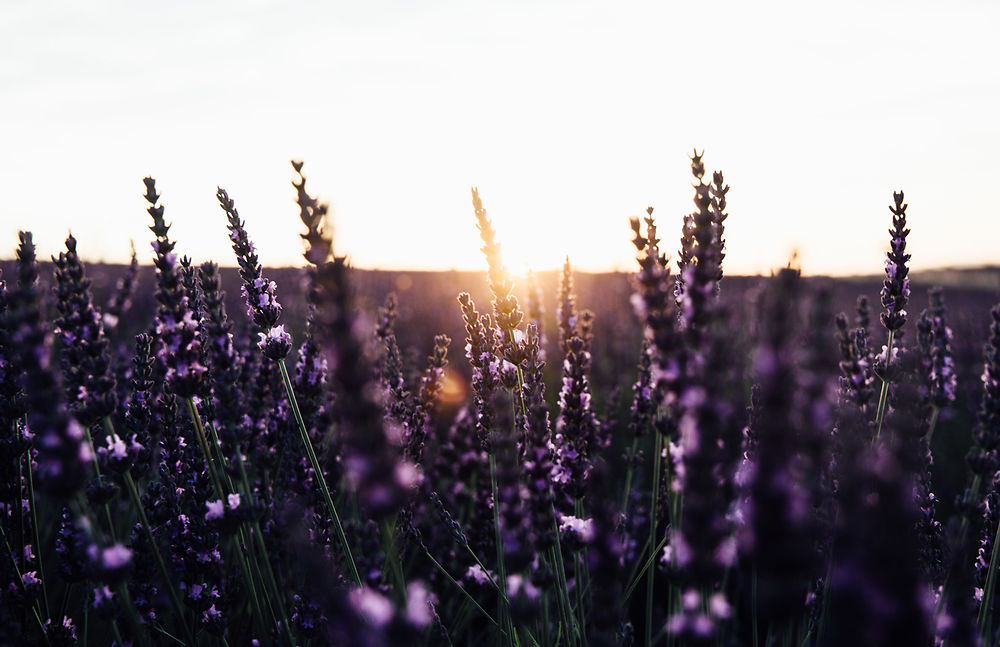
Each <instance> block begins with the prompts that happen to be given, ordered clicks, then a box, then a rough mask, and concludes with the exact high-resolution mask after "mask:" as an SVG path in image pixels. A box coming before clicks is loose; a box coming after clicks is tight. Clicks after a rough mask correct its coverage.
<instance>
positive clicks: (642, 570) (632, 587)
mask: <svg viewBox="0 0 1000 647" xmlns="http://www.w3.org/2000/svg"><path fill="white" fill-rule="evenodd" d="M667 539H668V536H667V535H666V534H664V535H663V539H661V540H660V543H659V544H657V545H656V548H654V549H653V552H651V553H650V554H649V556H648V557H647V558H646V561H645V562H643V565H642V568H640V569H638V572H637V573H635V574H634V575H633V576H632V580H631V584H629V585H628V588H626V589H625V597H624V598H623V599H622V602H625V601H627V600H628V599H629V597H630V596H631V595H632V592H633V591H634V590H635V587H636V586H638V585H639V582H640V581H642V576H643V574H644V573H645V572H646V570H647V569H648V568H649V567H650V566H652V565H653V562H654V561H655V560H656V556H657V555H659V554H660V549H662V548H663V546H664V545H665V544H666V543H667ZM648 541H649V540H647V543H646V546H648V545H649V543H648ZM644 548H645V547H644Z"/></svg>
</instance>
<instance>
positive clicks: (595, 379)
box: [0, 153, 1000, 647]
mask: <svg viewBox="0 0 1000 647" xmlns="http://www.w3.org/2000/svg"><path fill="white" fill-rule="evenodd" d="M292 165H293V171H294V174H293V176H294V180H293V185H294V187H295V188H294V190H293V189H290V190H289V198H290V200H289V205H288V211H287V217H288V223H287V224H288V228H289V229H290V230H297V231H299V232H300V233H301V236H302V240H303V250H304V258H305V260H306V263H307V267H306V268H305V269H296V268H277V269H266V268H262V267H261V265H260V262H259V260H258V257H257V251H256V247H255V244H260V245H263V244H265V242H264V241H254V240H253V239H252V238H251V234H250V233H248V232H253V230H254V223H253V222H244V220H243V219H242V218H241V217H240V215H239V212H238V204H239V196H238V195H229V194H228V193H227V192H226V191H225V190H224V189H219V191H218V194H217V195H216V196H215V199H216V200H217V202H218V205H219V207H220V209H219V212H218V217H219V218H220V219H224V220H225V221H226V222H228V226H229V232H230V243H231V247H232V251H233V255H232V256H230V257H228V258H219V259H216V261H217V262H218V263H220V264H222V265H226V266H229V267H223V268H221V269H220V267H219V266H218V265H216V264H215V263H205V264H201V265H195V264H193V263H192V262H191V261H190V259H189V258H188V257H186V256H185V255H184V253H185V251H184V250H185V241H184V240H174V239H173V238H171V232H170V222H171V215H170V212H169V209H166V208H165V206H164V205H165V204H169V195H167V196H161V195H160V193H159V192H158V189H157V186H156V182H155V180H154V179H152V178H146V179H145V180H144V182H143V183H141V184H140V183H139V182H137V183H136V190H137V192H140V191H141V192H143V195H144V197H145V199H146V201H147V202H148V213H145V214H144V213H137V214H136V215H135V217H136V218H144V219H145V220H146V222H147V223H148V224H149V230H150V235H149V240H148V241H142V242H141V244H140V241H136V245H137V247H139V250H138V251H137V252H136V253H135V254H134V255H133V264H132V265H131V266H112V265H99V264H94V265H88V266H87V267H84V263H83V262H82V261H81V260H80V258H79V256H78V253H80V254H83V255H86V250H85V249H82V247H83V243H81V249H79V250H78V249H77V241H76V240H75V239H74V238H73V237H72V236H70V237H69V238H67V239H66V245H65V249H64V251H63V252H62V253H60V254H59V255H58V256H57V257H54V258H51V259H47V258H44V259H43V258H37V257H36V253H35V247H34V242H33V237H32V234H31V233H30V232H27V231H24V232H22V233H21V236H20V240H19V241H17V242H19V245H18V247H17V252H16V259H11V260H5V261H2V262H0V270H2V279H3V280H2V282H0V429H2V433H0V531H2V544H0V644H2V645H46V646H48V647H59V646H63V645H143V646H146V645H157V646H160V645H162V646H168V645H206V646H231V647H237V646H239V645H286V646H287V645H302V646H310V645H312V646H319V645H351V646H354V645H358V646H378V645H399V646H404V645H468V644H475V645H481V646H482V647H487V646H493V645H496V646H503V647H514V646H517V647H521V646H524V647H528V646H533V647H543V646H549V645H559V646H566V647H591V646H592V647H600V646H612V645H616V646H617V645H621V646H629V645H665V646H682V645H691V646H702V645H704V646H709V645H712V646H719V647H728V646H730V645H748V646H751V645H752V646H753V647H765V646H766V647H770V646H774V647H800V646H801V647H806V646H813V645H816V646H824V647H825V646H853V645H873V646H874V645H906V646H927V647H931V646H933V645H947V646H949V647H966V646H977V645H998V644H1000V601H998V595H997V593H998V573H997V567H998V566H1000V514H998V511H1000V489H998V481H997V476H998V470H1000V305H997V304H998V302H1000V291H998V288H1000V283H998V282H997V273H996V272H993V271H991V270H989V269H984V270H981V271H972V270H968V271H955V272H947V273H946V272H939V273H926V274H914V275H913V276H911V275H910V274H909V260H910V251H911V250H909V249H908V248H907V235H908V234H909V229H908V227H907V209H908V208H910V207H909V206H908V204H907V201H906V198H905V197H904V194H903V192H902V191H897V192H893V191H892V187H887V188H886V199H887V203H888V205H889V209H888V210H887V211H886V212H885V225H886V228H887V229H888V233H887V235H886V239H885V245H886V248H887V249H888V250H889V251H888V252H887V253H886V255H885V257H883V258H878V257H875V258H872V259H871V266H872V273H871V276H870V277H867V278H865V277H859V278H856V279H847V278H837V279H832V278H823V277H804V276H802V275H801V274H800V272H799V271H798V270H797V269H796V267H795V265H794V263H795V261H794V260H793V261H792V262H791V263H790V264H789V267H786V268H780V269H777V268H776V270H775V271H774V273H773V274H772V275H770V276H767V277H744V276H729V275H727V274H726V271H725V267H726V266H725V262H724V258H725V253H726V244H725V224H726V221H727V217H728V211H727V210H728V207H727V193H728V192H729V186H728V185H727V184H726V180H725V179H724V177H723V175H722V173H720V172H714V173H713V172H711V171H708V170H706V166H705V161H704V160H703V159H702V157H701V156H699V155H698V154H697V153H695V154H694V155H693V156H692V159H691V172H692V176H691V177H688V178H683V177H682V178H676V181H678V182H687V181H691V182H692V183H693V210H692V211H691V213H690V214H689V215H688V216H686V217H685V218H684V225H683V228H682V230H681V231H667V230H666V228H665V227H664V226H663V225H662V224H661V225H659V226H658V222H659V221H658V216H659V214H658V213H657V212H656V211H654V209H653V208H650V209H649V210H648V212H647V215H646V217H644V218H642V219H633V220H632V221H631V228H632V231H633V236H634V237H633V238H632V240H628V239H623V240H621V241H620V244H621V245H622V246H625V247H632V248H633V249H634V250H635V254H636V265H635V269H634V272H633V273H630V274H584V273H576V272H574V271H573V266H572V260H573V259H567V261H566V265H565V267H564V269H563V271H562V272H542V273H539V274H537V275H533V276H527V277H520V276H518V277H514V276H512V275H511V273H510V272H509V271H508V269H507V267H506V266H505V263H504V257H503V250H502V249H501V247H500V246H499V245H498V244H497V242H496V241H497V232H496V231H495V230H494V222H493V221H491V218H490V216H489V215H488V214H487V210H486V206H487V205H488V202H489V196H488V195H485V194H484V195H482V196H480V194H479V192H478V191H477V190H476V189H473V190H472V201H471V204H470V209H469V213H468V227H469V228H470V229H471V228H474V227H478V231H479V233H480V236H481V240H482V245H483V247H482V252H483V258H482V261H483V263H482V267H483V270H485V271H484V272H383V271H375V270H359V269H354V268H352V267H350V265H349V263H348V262H347V260H346V258H347V257H348V256H349V255H350V251H351V250H349V249H341V248H340V247H339V245H338V241H337V240H335V239H334V238H333V237H332V234H331V232H333V231H334V228H333V226H332V225H333V224H335V223H330V222H328V214H327V206H326V205H325V204H324V203H323V202H322V201H320V199H318V198H317V197H315V196H313V195H311V193H310V191H309V189H308V188H307V186H306V178H305V176H304V175H303V172H304V171H303V165H302V163H301V162H293V164H292ZM734 190H738V188H737V189H734ZM292 198H294V202H293V201H292ZM211 199H212V197H211V196H206V200H211ZM912 208H913V209H914V210H916V209H920V205H919V204H916V203H914V204H913V205H912ZM296 212H298V215H297V216H296ZM739 217H740V216H739V214H738V213H734V214H733V218H734V219H736V218H739ZM664 220H666V219H664ZM498 227H499V225H498ZM509 234H510V235H529V234H528V233H526V232H509ZM14 242H15V241H9V244H10V245H13V243H14ZM149 243H151V244H152V251H151V253H150V251H149V247H148V245H149ZM150 255H152V258H153V259H154V262H153V266H146V265H140V263H139V262H138V260H136V259H145V258H148V257H150ZM234 266H235V267H234ZM883 268H884V273H882V274H878V275H877V274H876V273H877V272H880V271H881V270H882V269H883ZM911 279H912V282H911Z"/></svg>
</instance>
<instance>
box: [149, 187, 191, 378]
mask: <svg viewBox="0 0 1000 647" xmlns="http://www.w3.org/2000/svg"><path fill="white" fill-rule="evenodd" d="M143 182H145V184H146V195H145V196H144V197H145V198H146V201H147V202H149V204H150V206H149V208H148V209H147V211H148V212H149V215H150V216H151V217H152V218H153V224H152V225H151V226H150V230H151V231H152V232H153V234H154V235H155V236H156V240H155V241H153V251H154V252H155V253H156V257H155V258H154V260H153V264H154V265H155V266H156V281H157V289H156V300H157V302H158V303H159V307H158V308H157V312H156V329H155V333H156V337H157V339H158V340H159V351H158V353H157V356H158V358H159V361H160V365H161V367H162V369H163V370H164V371H165V375H166V381H167V384H168V385H169V387H170V389H171V390H172V391H173V393H174V394H176V395H177V396H179V397H181V398H189V397H192V396H194V395H200V394H201V393H202V390H203V388H204V380H203V378H204V375H205V372H206V370H207V369H206V368H205V366H203V365H202V363H201V331H200V330H199V326H198V320H197V319H196V316H195V311H194V304H193V303H192V301H191V298H190V296H189V294H188V291H187V290H186V288H185V286H184V283H183V281H182V276H181V272H180V270H179V269H178V267H177V256H176V255H175V254H174V253H173V249H174V243H173V242H172V241H171V240H170V238H169V235H168V232H169V230H170V225H168V224H166V222H165V221H164V219H163V206H162V205H160V204H159V200H160V195H159V194H158V193H157V192H156V181H155V180H153V179H152V178H148V177H147V178H146V179H144V180H143Z"/></svg>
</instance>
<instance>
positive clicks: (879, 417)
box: [875, 330, 896, 440]
mask: <svg viewBox="0 0 1000 647" xmlns="http://www.w3.org/2000/svg"><path fill="white" fill-rule="evenodd" d="M895 334H896V331H895V330H890V331H889V339H888V341H887V342H886V345H885V366H884V367H883V369H882V374H883V375H884V376H886V377H883V378H882V391H881V393H879V396H878V409H877V410H876V413H875V440H878V439H879V436H881V434H882V421H883V420H884V419H885V410H886V409H887V408H888V406H887V405H888V402H889V378H888V374H889V364H890V363H891V362H892V340H893V338H894V337H895Z"/></svg>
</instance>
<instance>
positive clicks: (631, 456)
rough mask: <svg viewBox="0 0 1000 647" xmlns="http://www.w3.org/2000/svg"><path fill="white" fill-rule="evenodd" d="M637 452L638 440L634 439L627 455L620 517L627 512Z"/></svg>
mask: <svg viewBox="0 0 1000 647" xmlns="http://www.w3.org/2000/svg"><path fill="white" fill-rule="evenodd" d="M654 433H655V431H654ZM638 450H639V438H638V437H636V438H633V439H632V448H631V449H630V450H629V453H628V469H627V470H626V471H625V492H624V494H622V515H625V514H626V513H627V512H628V499H629V496H630V495H631V494H632V475H633V473H634V472H635V453H636V452H637V451H638Z"/></svg>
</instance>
